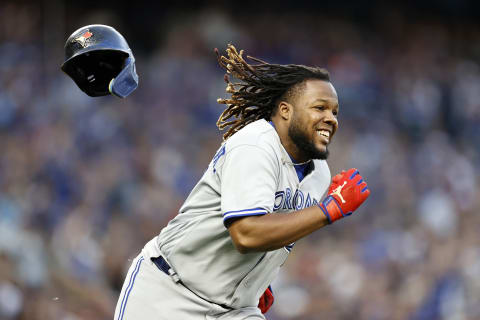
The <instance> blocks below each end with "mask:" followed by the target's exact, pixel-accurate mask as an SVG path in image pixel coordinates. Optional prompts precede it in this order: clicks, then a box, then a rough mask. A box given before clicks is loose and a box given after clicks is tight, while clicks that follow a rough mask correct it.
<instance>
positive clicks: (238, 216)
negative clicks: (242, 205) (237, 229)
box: [223, 211, 267, 228]
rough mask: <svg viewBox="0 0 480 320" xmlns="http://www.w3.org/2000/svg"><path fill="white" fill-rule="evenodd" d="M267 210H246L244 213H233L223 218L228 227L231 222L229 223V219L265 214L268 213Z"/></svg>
mask: <svg viewBox="0 0 480 320" xmlns="http://www.w3.org/2000/svg"><path fill="white" fill-rule="evenodd" d="M266 214H267V212H266V211H265V212H246V213H244V214H233V215H229V216H225V217H224V218H223V225H224V226H225V227H227V228H228V226H229V224H228V223H227V222H228V221H229V220H231V219H233V218H244V217H250V216H264V215H266Z"/></svg>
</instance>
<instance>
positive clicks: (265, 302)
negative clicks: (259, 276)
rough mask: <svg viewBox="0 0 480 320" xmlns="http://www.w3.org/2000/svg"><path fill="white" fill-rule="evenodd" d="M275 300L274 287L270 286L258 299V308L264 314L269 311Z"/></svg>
mask: <svg viewBox="0 0 480 320" xmlns="http://www.w3.org/2000/svg"><path fill="white" fill-rule="evenodd" d="M273 300H275V299H274V298H273V293H272V287H271V286H268V288H267V290H265V292H264V293H263V295H262V296H261V297H260V300H259V301H258V308H259V309H260V311H262V313H263V314H265V313H267V311H268V309H270V307H271V306H272V304H273Z"/></svg>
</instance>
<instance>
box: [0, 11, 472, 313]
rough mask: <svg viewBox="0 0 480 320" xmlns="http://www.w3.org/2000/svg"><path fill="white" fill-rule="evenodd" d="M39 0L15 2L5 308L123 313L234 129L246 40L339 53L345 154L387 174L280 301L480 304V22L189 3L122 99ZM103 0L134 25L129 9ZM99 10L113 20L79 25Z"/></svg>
mask: <svg viewBox="0 0 480 320" xmlns="http://www.w3.org/2000/svg"><path fill="white" fill-rule="evenodd" d="M36 9H37V8H36V7H35V5H30V6H29V5H25V4H21V3H20V4H15V3H14V2H11V3H8V2H7V3H0V30H1V33H0V151H1V156H0V319H6V320H13V319H15V320H17V319H18V320H27V319H28V320H44V319H55V320H56V319H59V320H83V319H94V320H96V319H99V320H103V319H112V318H113V312H114V309H115V304H116V300H117V298H118V295H119V291H120V289H121V285H122V283H123V280H124V276H125V273H126V270H127V268H128V267H129V264H130V261H131V259H132V258H134V257H135V256H136V255H137V254H138V252H139V250H140V249H141V248H142V247H143V245H144V244H145V242H146V241H148V240H150V239H151V238H153V237H154V236H155V235H156V234H158V233H159V232H160V230H161V228H162V227H163V226H165V225H166V223H168V221H169V220H170V219H171V218H172V217H173V216H175V215H176V214H177V210H178V209H179V207H180V205H181V204H182V202H183V200H184V199H185V198H186V196H187V195H188V193H189V191H190V189H191V188H192V187H193V186H194V184H195V183H196V181H197V180H198V179H199V177H200V176H201V174H202V173H203V171H204V170H205V168H206V166H207V165H208V163H209V161H210V159H211V158H212V156H213V154H214V152H215V150H216V149H217V147H218V146H219V144H220V143H221V132H219V131H218V130H217V128H216V126H215V122H216V119H217V117H218V116H219V114H220V113H221V111H222V110H223V109H222V108H223V105H219V104H217V103H216V99H217V98H218V97H225V96H226V93H225V84H224V82H223V72H222V70H221V69H220V67H218V65H217V63H216V57H215V55H214V54H213V50H212V49H213V48H215V47H218V48H219V49H220V50H224V48H225V47H226V44H227V43H229V42H232V43H234V44H235V45H236V46H237V48H239V49H245V51H246V53H247V54H249V55H252V56H255V57H258V58H261V59H264V60H267V61H269V62H273V63H297V64H306V65H317V66H323V67H326V68H327V69H328V70H329V71H330V73H331V78H332V83H333V84H334V86H335V87H336V89H337V92H338V95H339V100H340V113H339V123H340V126H339V130H338V132H337V134H336V136H335V139H333V142H332V145H331V147H330V151H331V152H330V158H329V160H328V162H329V165H330V167H331V171H332V174H335V173H336V172H338V171H340V170H342V169H345V168H350V167H356V168H358V169H359V170H360V172H361V173H362V175H363V176H364V177H365V178H366V179H367V181H368V183H369V187H370V190H371V193H372V194H371V196H370V198H369V199H368V200H367V202H366V203H365V204H364V205H363V206H362V207H361V208H360V209H359V210H358V212H357V213H355V214H354V215H353V216H351V217H349V218H348V219H344V220H342V221H340V222H338V223H336V224H335V225H331V226H328V227H326V228H324V229H321V230H319V231H317V232H316V233H314V234H312V235H310V236H308V237H307V238H305V239H303V240H301V241H299V242H297V244H296V245H295V247H294V249H293V250H292V253H291V255H290V258H289V259H288V260H287V263H286V264H285V266H284V268H283V271H282V272H281V274H280V277H279V278H278V280H277V281H276V282H275V283H273V291H274V294H275V297H276V301H275V304H274V306H273V308H272V310H271V311H269V313H268V314H267V318H268V319H269V320H291V319H302V320H313V319H369V320H383V319H412V320H423V319H425V320H426V319H449V320H467V319H480V305H479V304H478V301H479V300H480V243H479V242H480V238H479V236H478V235H479V231H480V215H479V214H478V212H479V211H480V200H479V198H480V192H479V190H480V189H479V186H478V183H479V174H480V171H479V170H478V169H477V168H478V167H479V166H480V151H479V150H480V64H479V61H480V24H478V23H473V22H469V21H463V22H460V21H459V20H453V21H451V20H448V19H445V17H443V18H442V17H440V18H436V17H435V16H428V17H424V16H421V17H417V18H412V17H410V16H408V15H407V14H404V13H402V11H398V12H397V11H393V10H392V11H385V12H379V13H378V14H376V15H374V18H373V19H369V21H365V20H363V21H355V20H351V19H347V18H346V17H344V16H335V15H322V14H321V12H318V13H317V12H311V11H308V10H305V11H303V12H302V11H296V12H294V13H285V12H283V13H282V12H275V13H267V12H262V13H260V12H259V13H254V12H253V13H252V12H249V13H248V14H242V13H241V12H237V11H235V12H232V11H228V10H222V9H218V8H217V9H215V8H205V9H202V10H200V11H198V12H195V13H185V14H181V13H178V12H177V13H176V15H175V16H172V17H170V19H169V20H168V21H163V23H162V24H161V28H162V30H161V32H156V33H154V34H155V35H156V36H157V37H158V38H159V39H158V45H157V46H155V48H154V50H148V51H147V50H137V51H136V48H135V47H133V46H132V43H135V41H133V42H132V41H130V38H128V37H127V40H128V41H129V42H130V44H131V46H132V49H133V51H134V53H135V54H136V58H137V71H138V73H139V76H140V85H139V88H138V89H137V91H135V92H134V93H133V94H132V95H131V96H130V97H128V98H127V99H125V100H121V99H118V98H115V97H101V98H90V97H88V96H86V95H85V94H83V93H82V92H81V91H80V90H79V89H78V88H77V87H76V86H75V84H74V83H73V81H72V80H71V79H69V78H68V77H67V76H66V75H64V74H62V73H61V71H60V69H59V65H60V64H61V62H62V61H60V60H58V59H57V60H58V61H57V60H55V59H54V60H53V61H52V59H53V58H52V57H51V56H50V54H51V50H48V48H45V46H46V43H45V41H47V40H48V36H47V35H46V34H47V33H48V32H46V31H45V29H44V28H43V29H42V23H45V21H43V20H42V18H41V17H39V15H38V12H37V10H36ZM380 13H381V14H380ZM99 17H102V15H101V14H99V15H97V16H96V19H97V20H96V21H95V22H98V23H105V24H112V25H113V26H114V27H116V28H117V29H118V30H119V31H120V32H122V33H124V34H128V35H131V32H130V33H129V32H128V28H129V21H121V19H118V18H117V19H115V13H114V12H109V13H108V15H104V16H103V17H104V20H101V19H100V18H99ZM112 17H113V18H112ZM83 21H88V22H89V23H93V22H94V21H89V20H88V19H87V18H85V19H84V20H80V19H79V20H78V23H79V24H78V25H74V26H73V27H72V28H71V30H70V29H68V30H67V29H66V30H65V34H64V35H63V34H62V37H63V38H62V41H64V40H65V39H66V38H67V37H68V35H69V34H70V33H71V32H73V31H74V30H75V29H77V28H78V27H80V26H82V25H84V24H87V23H83ZM82 23H83V24H82ZM115 23H118V24H115ZM12 26H17V27H12ZM68 26H70V25H69V24H68ZM57 32H59V31H58V30H57ZM145 32H147V31H145ZM62 46H63V43H61V44H59V45H58V48H60V50H61V48H62ZM55 54H56V55H55ZM58 55H60V57H61V55H62V53H61V52H60V53H58V52H57V53H54V57H57V56H58Z"/></svg>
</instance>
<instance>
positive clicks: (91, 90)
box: [61, 25, 138, 98]
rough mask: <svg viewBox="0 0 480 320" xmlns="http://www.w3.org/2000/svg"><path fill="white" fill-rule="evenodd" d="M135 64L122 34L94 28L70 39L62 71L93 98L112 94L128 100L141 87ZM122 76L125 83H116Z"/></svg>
mask: <svg viewBox="0 0 480 320" xmlns="http://www.w3.org/2000/svg"><path fill="white" fill-rule="evenodd" d="M134 63H135V59H134V58H133V53H132V51H131V50H130V48H129V47H128V44H127V42H126V41H125V39H124V38H123V36H122V35H121V34H120V33H119V32H118V31H116V30H115V29H113V28H112V27H109V26H105V25H90V26H86V27H82V28H80V29H78V30H77V31H75V32H74V33H73V34H72V35H70V37H69V38H68V39H67V42H66V43H65V62H64V63H63V64H62V66H61V69H62V70H63V71H64V72H65V73H66V74H67V75H68V76H70V77H71V78H72V79H73V81H74V82H75V83H76V84H77V86H78V87H79V88H80V89H81V90H82V91H84V92H85V93H86V94H88V95H89V96H91V97H98V96H105V95H108V94H110V93H112V94H115V95H116V96H118V97H121V98H125V97H126V96H128V95H129V94H130V93H131V92H133V91H134V90H135V89H136V88H137V86H138V75H137V73H136V70H135V65H134ZM119 75H120V77H121V79H119V80H118V81H116V80H115V79H116V78H117V76H119ZM115 83H117V85H112V84H115Z"/></svg>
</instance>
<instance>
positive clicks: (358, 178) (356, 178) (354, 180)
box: [349, 171, 363, 185]
mask: <svg viewBox="0 0 480 320" xmlns="http://www.w3.org/2000/svg"><path fill="white" fill-rule="evenodd" d="M357 172H358V171H357ZM350 181H351V182H350ZM350 181H349V184H353V185H357V184H359V181H363V179H362V176H361V175H359V174H355V175H354V176H353V178H352V179H351V180H350ZM360 183H361V182H360Z"/></svg>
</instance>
